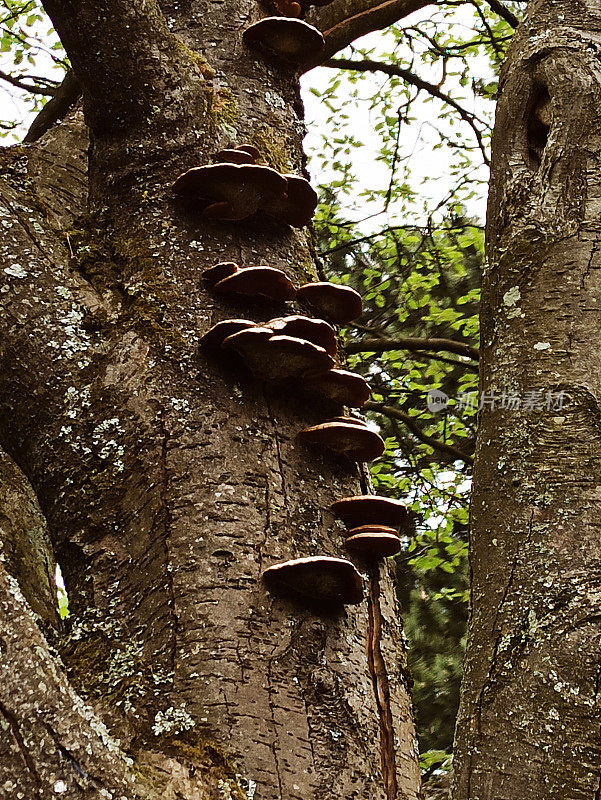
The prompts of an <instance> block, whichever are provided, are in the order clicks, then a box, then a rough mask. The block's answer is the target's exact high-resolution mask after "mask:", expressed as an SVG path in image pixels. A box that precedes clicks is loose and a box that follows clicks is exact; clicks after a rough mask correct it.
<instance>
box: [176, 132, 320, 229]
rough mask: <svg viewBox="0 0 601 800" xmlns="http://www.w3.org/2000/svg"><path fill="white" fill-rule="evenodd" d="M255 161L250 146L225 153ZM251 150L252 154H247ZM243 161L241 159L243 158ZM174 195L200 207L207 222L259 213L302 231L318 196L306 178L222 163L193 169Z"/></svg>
mask: <svg viewBox="0 0 601 800" xmlns="http://www.w3.org/2000/svg"><path fill="white" fill-rule="evenodd" d="M243 147H244V148H246V150H244V152H245V153H247V154H248V155H249V157H251V158H253V159H254V156H253V153H254V152H258V151H257V149H256V148H255V147H254V146H253V145H240V147H239V148H238V149H233V150H231V151H222V153H225V152H231V153H233V152H243V151H242V148H243ZM251 149H252V153H251V152H249V151H250V150H251ZM242 158H244V156H242ZM172 189H173V191H174V192H175V194H177V195H179V196H180V197H184V198H188V200H193V201H195V202H196V203H198V204H199V206H200V208H201V213H202V215H203V216H205V217H207V218H209V219H215V220H223V221H225V222H236V221H239V220H242V219H246V218H247V217H250V216H252V215H253V214H255V213H257V212H258V211H262V212H263V213H265V214H267V215H268V216H270V217H273V218H274V219H277V220H278V221H280V222H284V223H285V224H287V225H292V227H295V228H302V227H303V226H304V225H307V224H308V223H309V222H310V220H311V217H312V216H313V212H314V211H315V206H316V205H317V194H316V193H315V191H314V189H313V187H312V186H311V184H310V183H309V181H307V180H306V179H305V178H302V177H301V176H299V175H281V174H280V173H279V172H277V171H276V170H275V169H272V168H271V167H267V166H265V165H263V164H254V163H251V164H237V163H231V162H227V161H226V162H224V163H218V164H205V165H204V166H201V167H193V168H192V169H189V170H188V171H187V172H184V173H182V174H181V175H180V176H179V177H178V178H176V180H175V182H174V184H173V187H172Z"/></svg>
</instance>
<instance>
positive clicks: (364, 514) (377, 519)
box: [332, 494, 407, 528]
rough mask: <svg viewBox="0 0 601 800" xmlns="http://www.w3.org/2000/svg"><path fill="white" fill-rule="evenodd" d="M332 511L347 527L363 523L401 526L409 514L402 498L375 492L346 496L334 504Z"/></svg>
mask: <svg viewBox="0 0 601 800" xmlns="http://www.w3.org/2000/svg"><path fill="white" fill-rule="evenodd" d="M332 511H333V512H334V514H335V515H336V516H337V517H338V518H339V519H341V520H342V521H343V522H344V524H345V525H346V526H347V528H357V527H359V526H361V525H385V526H387V527H390V528H400V526H401V525H402V524H403V522H404V521H405V518H406V516H407V509H406V508H405V506H404V505H403V503H401V501H400V500H393V499H392V498H390V497H379V496H377V495H374V494H367V495H356V496H353V497H344V498H343V499H342V500H337V501H336V502H335V503H333V504H332Z"/></svg>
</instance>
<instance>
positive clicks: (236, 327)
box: [200, 319, 256, 350]
mask: <svg viewBox="0 0 601 800" xmlns="http://www.w3.org/2000/svg"><path fill="white" fill-rule="evenodd" d="M255 327H256V323H254V322H253V321H252V320H250V319H224V320H222V321H221V322H218V323H216V324H215V325H213V327H212V328H209V330H208V331H207V332H206V333H205V334H204V336H202V337H201V339H200V344H201V346H202V347H204V348H205V349H206V350H220V349H221V345H222V344H223V342H224V341H225V340H226V339H227V337H228V336H233V335H234V334H235V333H239V332H240V331H244V330H247V329H248V328H255Z"/></svg>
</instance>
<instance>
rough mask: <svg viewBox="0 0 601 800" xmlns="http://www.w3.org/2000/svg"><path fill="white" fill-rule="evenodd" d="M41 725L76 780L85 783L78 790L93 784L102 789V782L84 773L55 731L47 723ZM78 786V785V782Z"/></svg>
mask: <svg viewBox="0 0 601 800" xmlns="http://www.w3.org/2000/svg"><path fill="white" fill-rule="evenodd" d="M43 724H44V727H45V728H46V731H47V732H48V735H49V736H50V738H51V739H52V741H53V742H54V744H55V746H56V749H57V750H58V751H59V753H60V754H61V755H62V756H63V758H64V759H65V761H66V762H67V763H68V764H69V766H70V767H71V768H72V769H73V771H74V772H75V774H76V775H77V776H78V778H81V779H82V781H85V783H84V785H83V786H80V788H88V786H89V784H93V785H94V786H95V787H96V788H102V781H100V780H99V779H98V778H95V777H94V776H93V775H90V774H89V773H88V772H86V770H85V769H84V767H82V765H81V764H80V763H79V762H78V761H77V759H76V758H75V756H74V755H73V753H71V752H70V751H69V750H68V749H67V748H66V747H65V745H64V744H63V743H62V742H61V739H60V736H59V735H58V734H57V733H56V731H54V730H53V728H52V727H51V726H50V725H49V724H48V723H47V722H44V723H43ZM78 785H80V784H79V781H78Z"/></svg>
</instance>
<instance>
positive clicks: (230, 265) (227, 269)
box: [202, 261, 239, 286]
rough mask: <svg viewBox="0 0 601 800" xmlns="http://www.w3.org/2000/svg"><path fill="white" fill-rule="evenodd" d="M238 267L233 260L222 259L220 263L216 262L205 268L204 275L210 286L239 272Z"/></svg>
mask: <svg viewBox="0 0 601 800" xmlns="http://www.w3.org/2000/svg"><path fill="white" fill-rule="evenodd" d="M238 269H239V267H238V265H237V264H236V263H234V262H233V261H222V262H221V263H219V264H215V266H213V267H209V268H208V269H205V270H203V272H202V277H203V280H205V281H206V282H207V283H208V284H209V286H215V284H216V283H219V281H222V280H223V279H224V278H227V277H229V276H230V275H233V274H234V272H238Z"/></svg>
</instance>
